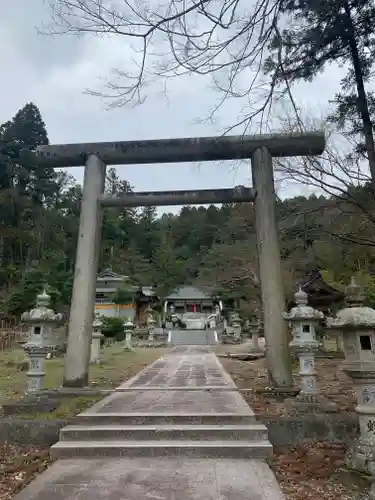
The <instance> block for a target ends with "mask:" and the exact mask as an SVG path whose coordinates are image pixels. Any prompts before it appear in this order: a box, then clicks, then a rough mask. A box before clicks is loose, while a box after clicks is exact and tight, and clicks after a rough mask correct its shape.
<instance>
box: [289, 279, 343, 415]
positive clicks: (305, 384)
mask: <svg viewBox="0 0 375 500" xmlns="http://www.w3.org/2000/svg"><path fill="white" fill-rule="evenodd" d="M294 298H295V303H296V306H295V307H293V308H292V309H291V310H290V311H289V312H288V313H284V314H283V317H284V319H285V320H287V321H288V322H289V325H290V327H291V333H292V335H293V340H292V341H291V342H290V344H289V347H290V350H291V351H292V352H294V353H296V354H297V356H298V359H299V368H300V371H299V375H300V377H301V386H300V388H301V391H300V393H299V394H298V395H297V397H296V399H295V400H294V401H293V403H292V406H295V407H297V408H298V409H300V410H302V409H304V410H307V411H314V410H325V411H335V409H336V407H335V405H334V403H331V402H328V401H326V400H325V398H323V397H322V396H321V395H320V394H319V389H318V386H317V381H316V371H315V357H316V353H317V351H318V349H319V346H320V344H319V342H318V341H317V340H316V335H315V328H316V326H317V324H318V323H319V321H321V320H322V319H323V318H324V314H323V313H322V312H321V311H317V310H316V309H314V308H312V307H310V306H309V305H307V304H308V296H307V293H305V292H304V291H303V290H301V289H299V290H298V292H296V293H295V295H294Z"/></svg>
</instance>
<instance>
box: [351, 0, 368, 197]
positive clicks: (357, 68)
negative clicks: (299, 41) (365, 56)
mask: <svg viewBox="0 0 375 500" xmlns="http://www.w3.org/2000/svg"><path fill="white" fill-rule="evenodd" d="M344 10H345V14H346V16H347V30H348V32H347V34H348V43H349V47H350V54H351V58H352V63H353V69H354V75H355V83H356V87H357V97H358V98H357V109H358V112H359V114H360V116H361V120H362V123H363V135H364V138H365V148H366V152H367V159H368V163H369V167H370V173H371V185H372V191H373V194H374V196H375V145H374V135H373V131H372V123H371V118H370V112H369V109H368V102H367V95H366V90H365V85H364V81H363V73H362V67H361V61H360V57H359V52H358V46H357V41H356V39H355V34H354V26H353V20H352V17H351V13H350V7H349V4H348V2H344Z"/></svg>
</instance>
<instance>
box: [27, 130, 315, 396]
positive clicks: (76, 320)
mask: <svg viewBox="0 0 375 500" xmlns="http://www.w3.org/2000/svg"><path fill="white" fill-rule="evenodd" d="M324 147H325V138H324V134H323V133H321V132H311V133H306V134H288V135H281V134H280V135H263V136H262V135H260V136H221V137H201V138H188V139H167V140H150V141H124V142H104V143H92V144H90V143H85V144H67V145H54V146H53V145H52V146H40V147H38V148H37V151H36V153H35V154H36V156H37V160H38V161H39V162H43V163H44V162H45V163H47V164H48V165H51V166H53V167H55V168H58V167H60V168H61V167H78V166H83V165H84V166H85V173H84V182H83V197H82V204H81V216H80V223H79V233H78V243H77V256H76V266H75V275H74V284H73V295H72V302H71V310H70V321H69V335H68V348H67V353H66V359H65V372H64V379H63V386H64V387H84V386H86V385H88V370H89V361H90V344H91V330H92V318H93V311H94V299H95V281H96V274H97V268H98V258H99V251H100V241H101V208H102V207H108V206H125V207H138V206H150V205H152V206H163V205H164V206H166V205H184V204H207V203H224V202H255V213H256V234H257V246H258V258H259V269H260V281H261V290H262V302H263V311H264V332H265V338H266V342H267V366H268V370H269V373H270V377H271V379H272V380H271V382H272V383H273V384H274V385H275V386H276V387H290V386H291V385H292V379H291V371H290V367H289V365H290V363H289V351H288V337H287V331H286V325H285V322H284V320H283V316H282V313H283V312H284V309H285V298H284V289H283V280H282V271H281V260H280V250H279V238H278V230H277V222H276V197H275V188H274V175H273V167H272V157H288V156H308V155H319V154H321V153H322V152H323V150H324ZM238 159H251V164H252V178H253V188H245V187H241V188H234V189H217V190H201V191H169V192H167V191H166V192H164V191H163V192H140V193H129V194H126V195H123V196H121V197H108V196H105V195H104V183H105V170H106V165H134V164H150V163H180V162H196V161H215V160H238Z"/></svg>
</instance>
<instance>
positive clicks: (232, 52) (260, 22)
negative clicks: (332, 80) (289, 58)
mask: <svg viewBox="0 0 375 500" xmlns="http://www.w3.org/2000/svg"><path fill="white" fill-rule="evenodd" d="M46 1H47V2H48V4H49V6H50V9H51V13H52V22H51V24H50V25H47V26H44V27H43V29H42V30H41V31H42V33H49V34H59V35H63V34H64V35H67V34H68V35H76V36H82V35H97V36H102V37H104V36H119V37H124V38H125V39H126V40H128V42H129V45H128V46H126V47H125V50H126V51H129V50H131V51H132V52H133V54H134V55H135V60H134V61H133V63H132V64H131V65H130V66H131V67H130V68H128V67H127V68H116V69H115V70H114V73H113V76H114V79H113V80H110V81H109V82H107V83H106V85H105V90H104V91H100V92H97V91H93V90H89V91H88V92H89V93H90V94H92V95H96V96H101V97H106V98H110V99H111V101H112V102H111V106H124V105H128V104H131V105H136V104H139V103H141V102H143V101H144V99H145V98H146V92H145V91H146V88H147V86H148V85H149V84H152V83H153V82H154V81H155V78H158V79H161V80H163V81H165V80H169V79H171V78H176V77H180V76H184V75H191V74H196V75H201V76H208V77H210V79H211V81H212V84H213V86H214V88H216V89H217V90H218V91H219V93H220V99H219V102H218V103H217V104H216V105H215V106H214V107H213V108H212V109H211V111H210V115H209V118H211V119H213V117H214V116H215V115H216V113H217V111H218V110H219V109H220V107H221V106H222V105H223V103H224V102H226V101H228V100H229V99H244V102H246V105H245V106H244V107H243V111H242V116H240V117H239V119H238V121H237V123H235V124H233V125H232V126H231V127H230V129H229V130H232V129H233V128H235V127H239V126H240V127H241V128H242V130H243V131H244V132H245V131H246V130H247V129H248V127H249V125H250V124H251V125H253V122H254V120H255V119H256V121H257V123H259V122H260V123H261V124H262V123H263V121H264V119H265V118H266V117H268V116H269V113H270V110H271V107H272V103H273V98H274V96H275V95H276V74H277V73H278V71H277V70H275V76H274V77H272V76H271V78H269V77H265V76H264V75H263V71H262V69H263V65H264V62H265V57H266V50H267V45H268V43H269V41H270V40H271V38H272V37H273V36H275V33H276V34H277V33H278V28H277V21H278V18H279V15H280V11H279V4H280V1H279V0H256V1H255V3H248V2H246V1H245V0H220V1H217V0H166V1H165V0H164V1H161V3H157V4H156V3H155V4H154V3H153V2H152V0H149V1H146V0H46ZM281 50H282V47H281V44H280V57H279V61H280V63H281V61H282V57H281ZM286 84H287V91H286V93H285V92H284V90H281V91H280V92H279V91H278V92H279V93H278V97H279V98H281V97H282V96H283V95H284V94H285V95H287V97H288V98H290V97H291V90H290V87H289V86H288V83H287V80H286Z"/></svg>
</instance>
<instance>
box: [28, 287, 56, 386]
mask: <svg viewBox="0 0 375 500" xmlns="http://www.w3.org/2000/svg"><path fill="white" fill-rule="evenodd" d="M50 301H51V297H50V296H49V295H48V294H47V292H46V289H45V288H44V290H43V292H42V293H41V294H39V295H37V298H36V307H35V309H31V311H29V312H25V313H23V314H22V316H21V320H22V321H24V322H25V323H28V324H29V325H30V335H29V340H28V342H27V343H26V345H25V351H26V352H27V354H28V356H29V371H28V372H27V379H28V380H27V391H26V393H28V394H29V393H34V392H39V391H41V390H42V389H43V381H44V376H45V371H44V363H45V358H46V355H47V352H48V345H47V344H46V338H48V337H51V335H52V329H53V328H54V327H56V326H57V325H59V324H61V323H62V321H63V316H62V314H60V313H58V314H56V313H55V312H54V311H53V309H50V308H49V307H48V306H49V304H50Z"/></svg>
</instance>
